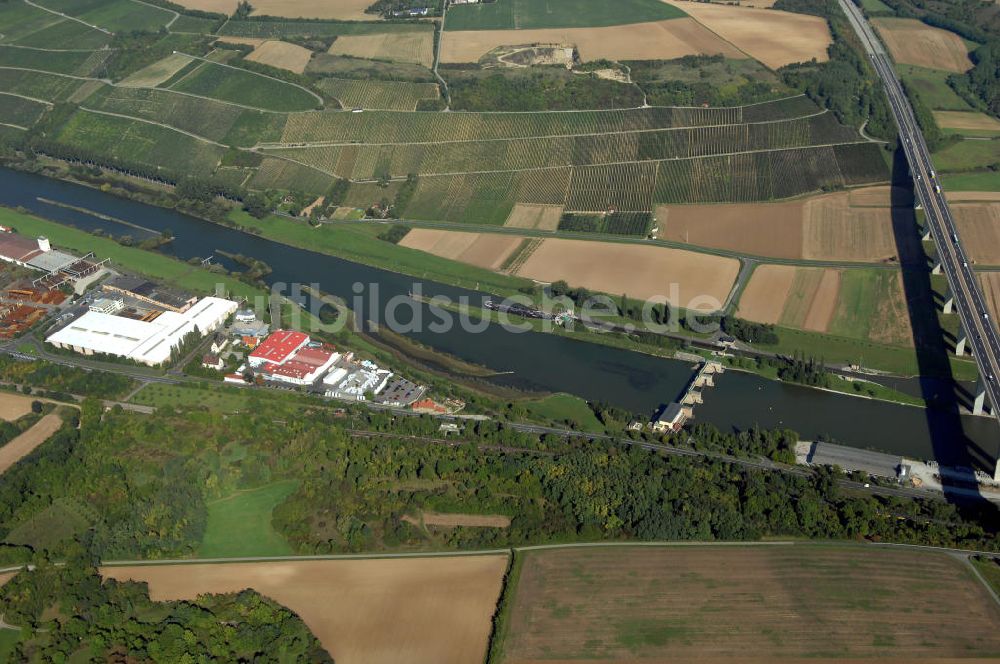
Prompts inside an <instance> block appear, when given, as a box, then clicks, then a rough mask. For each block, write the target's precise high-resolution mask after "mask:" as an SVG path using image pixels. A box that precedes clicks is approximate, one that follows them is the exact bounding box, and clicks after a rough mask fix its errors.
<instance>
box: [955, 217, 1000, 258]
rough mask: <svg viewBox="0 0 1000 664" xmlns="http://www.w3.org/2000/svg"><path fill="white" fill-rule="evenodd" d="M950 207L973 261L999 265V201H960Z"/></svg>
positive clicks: (963, 243) (964, 244)
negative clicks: (960, 202)
mask: <svg viewBox="0 0 1000 664" xmlns="http://www.w3.org/2000/svg"><path fill="white" fill-rule="evenodd" d="M951 209H952V211H953V212H954V213H955V223H956V224H957V225H958V232H959V234H960V235H961V238H962V246H964V247H965V250H966V251H967V252H969V257H970V258H971V259H972V260H973V262H975V263H979V264H985V265H1000V203H962V204H959V205H952V206H951Z"/></svg>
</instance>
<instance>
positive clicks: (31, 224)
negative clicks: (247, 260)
mask: <svg viewBox="0 0 1000 664" xmlns="http://www.w3.org/2000/svg"><path fill="white" fill-rule="evenodd" d="M0 224H2V225H4V226H10V227H11V228H13V229H14V230H16V231H17V232H19V233H22V234H24V235H33V236H40V235H44V236H45V237H47V238H49V240H51V241H52V244H54V245H56V246H57V247H63V248H65V249H70V250H72V251H75V252H77V253H79V254H87V253H90V252H94V254H95V255H97V256H99V257H100V258H101V259H104V258H109V259H111V262H112V264H113V265H119V266H121V267H122V268H124V269H126V270H128V271H129V272H135V273H137V274H141V275H143V276H146V277H150V278H151V279H156V280H158V281H163V282H164V283H167V284H169V285H172V286H176V287H177V288H180V289H183V290H190V291H194V292H196V293H199V294H202V295H210V294H215V293H217V292H218V287H219V286H220V285H221V286H222V288H223V290H225V291H226V292H227V293H228V294H229V295H230V296H232V297H236V298H246V299H248V300H251V301H253V299H254V298H255V297H258V296H261V295H263V294H264V290H263V289H262V288H255V287H254V286H251V285H250V284H247V283H245V282H243V281H240V280H239V279H237V278H235V277H233V276H231V275H230V274H229V273H228V272H226V271H219V270H211V269H207V268H205V267H202V266H201V265H200V263H199V264H197V265H191V264H188V263H183V262H181V261H178V260H176V259H173V258H170V257H169V256H166V255H164V254H161V253H159V252H156V251H149V250H146V249H140V248H138V247H126V246H123V245H121V244H119V243H118V242H116V241H115V240H112V239H110V238H107V237H101V236H99V235H94V234H92V233H88V232H86V231H83V230H80V229H78V228H72V227H70V226H66V225H65V224H61V223H59V222H56V221H50V220H48V219H43V218H41V217H39V216H36V215H33V214H29V213H26V212H21V211H19V210H14V209H11V208H7V207H2V206H0Z"/></svg>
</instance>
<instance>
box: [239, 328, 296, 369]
mask: <svg viewBox="0 0 1000 664" xmlns="http://www.w3.org/2000/svg"><path fill="white" fill-rule="evenodd" d="M307 343H309V335H308V334H305V333H304V332H296V331H295V330H275V331H274V332H273V333H272V334H271V335H270V336H269V337H268V338H267V339H265V340H264V341H262V342H261V343H260V345H259V346H257V347H256V348H254V350H253V352H252V353H250V356H249V357H248V358H247V361H248V363H249V364H250V367H251V368H252V369H259V368H260V367H263V366H264V365H267V364H273V365H281V364H284V363H285V362H287V361H288V359H289V358H291V357H292V355H294V354H295V352H296V351H297V350H299V349H300V348H302V347H303V346H305V345H306V344H307Z"/></svg>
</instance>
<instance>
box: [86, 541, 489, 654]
mask: <svg viewBox="0 0 1000 664" xmlns="http://www.w3.org/2000/svg"><path fill="white" fill-rule="evenodd" d="M506 567H507V556H502V555H499V556H498V555H484V556H456V557H439V558H391V559H381V560H380V559H367V560H316V561H301V562H298V561H296V562H263V563H232V564H196V565H166V566H139V567H111V568H104V569H103V570H102V573H103V574H104V575H105V576H107V577H113V578H116V579H119V580H125V579H133V580H136V581H146V582H147V583H149V592H150V596H151V597H152V598H153V599H154V600H176V599H193V598H195V597H197V596H198V595H199V594H201V593H228V592H238V591H240V590H243V589H245V588H253V589H255V590H257V591H258V592H260V593H261V594H263V595H266V596H268V597H270V598H272V599H273V600H275V601H277V602H279V603H281V604H283V605H285V606H287V607H288V608H289V609H291V610H292V611H295V612H296V613H298V614H299V616H301V617H302V619H303V620H304V621H305V623H306V625H308V626H309V628H310V629H311V630H312V631H313V633H314V634H315V635H316V637H317V638H318V639H319V640H320V642H321V643H322V644H323V645H324V647H326V649H327V651H329V653H330V655H331V656H332V657H333V658H334V659H335V660H336V661H337V664H355V663H363V664H382V663H384V664H395V663H397V662H407V663H409V664H465V663H466V662H481V661H482V660H483V657H484V656H485V653H486V645H487V640H488V638H489V634H490V625H491V620H492V617H493V611H494V609H495V607H496V602H497V598H498V597H499V595H500V583H501V580H502V578H503V574H504V571H505V569H506Z"/></svg>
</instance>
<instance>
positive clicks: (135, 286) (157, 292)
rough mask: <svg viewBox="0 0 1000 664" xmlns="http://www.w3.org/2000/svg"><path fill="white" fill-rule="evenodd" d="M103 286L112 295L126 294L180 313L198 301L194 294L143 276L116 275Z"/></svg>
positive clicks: (125, 295)
mask: <svg viewBox="0 0 1000 664" xmlns="http://www.w3.org/2000/svg"><path fill="white" fill-rule="evenodd" d="M101 288H103V289H104V292H106V293H109V294H111V295H120V296H124V297H126V298H131V299H134V300H138V301H139V302H144V303H145V304H148V305H152V306H154V307H157V308H160V309H165V310H166V311H173V312H175V313H178V314H182V313H184V312H185V311H187V310H188V309H190V308H191V307H192V306H194V303H195V302H197V301H198V298H197V297H194V296H193V295H188V294H186V293H178V292H175V291H172V290H169V289H167V288H164V287H163V286H161V285H159V284H156V283H153V282H152V281H148V280H146V279H142V278H141V277H127V276H120V277H115V278H114V279H111V280H110V281H108V282H107V283H105V284H103V285H102V286H101Z"/></svg>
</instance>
